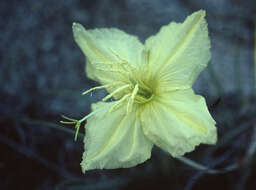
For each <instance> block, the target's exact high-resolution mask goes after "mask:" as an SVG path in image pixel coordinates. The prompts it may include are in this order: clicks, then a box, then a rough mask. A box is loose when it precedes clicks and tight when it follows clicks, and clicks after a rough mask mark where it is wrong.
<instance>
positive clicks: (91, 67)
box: [73, 23, 143, 84]
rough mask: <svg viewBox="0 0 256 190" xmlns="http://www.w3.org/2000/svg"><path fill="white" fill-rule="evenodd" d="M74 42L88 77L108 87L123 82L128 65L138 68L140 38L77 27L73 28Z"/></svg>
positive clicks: (76, 24) (121, 33)
mask: <svg viewBox="0 0 256 190" xmlns="http://www.w3.org/2000/svg"><path fill="white" fill-rule="evenodd" d="M73 33H74V38H75V41H76V42H77V44H78V45H79V47H80V48H81V50H82V51H83V53H84V54H85V56H86V60H87V61H86V74H87V76H88V77H89V78H91V79H93V80H95V81H98V82H100V83H101V84H109V83H113V82H116V81H122V80H124V73H126V72H127V69H128V64H127V63H125V62H128V63H129V64H130V65H134V66H135V65H136V64H137V60H139V59H140V54H141V51H142V49H143V45H142V44H141V43H140V41H139V40H138V39H137V37H135V36H132V35H129V34H127V33H125V32H123V31H121V30H118V29H115V28H110V29H106V28H103V29H93V30H86V29H85V28H84V27H83V26H82V25H80V24H78V23H74V24H73Z"/></svg>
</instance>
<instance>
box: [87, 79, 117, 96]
mask: <svg viewBox="0 0 256 190" xmlns="http://www.w3.org/2000/svg"><path fill="white" fill-rule="evenodd" d="M119 83H120V82H115V83H113V84H106V85H101V86H96V87H93V88H90V89H89V90H86V91H84V92H83V93H82V95H85V94H88V93H89V92H91V91H93V90H98V89H102V88H108V87H111V86H115V85H116V84H119Z"/></svg>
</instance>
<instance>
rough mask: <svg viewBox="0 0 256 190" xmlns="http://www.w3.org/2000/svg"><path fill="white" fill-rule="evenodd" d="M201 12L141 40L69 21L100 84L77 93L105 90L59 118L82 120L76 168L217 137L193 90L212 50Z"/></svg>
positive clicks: (177, 151)
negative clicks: (81, 110) (74, 113)
mask: <svg viewBox="0 0 256 190" xmlns="http://www.w3.org/2000/svg"><path fill="white" fill-rule="evenodd" d="M204 17H205V11H202V10H200V11H198V12H195V13H193V14H192V15H190V16H188V17H187V18H186V20H185V21H184V23H175V22H171V23H170V24H168V25H167V26H163V27H162V28H161V29H160V31H159V32H158V33H157V34H156V35H154V36H151V37H149V38H148V39H147V40H146V41H145V44H142V43H141V42H140V41H139V40H138V39H137V37H134V36H132V35H129V34H127V33H125V32H123V31H121V30H118V29H115V28H110V29H105V28H104V29H94V30H86V29H84V27H83V26H82V25H80V24H78V23H74V24H73V33H74V38H75V41H76V42H77V44H78V45H79V47H80V48H81V50H82V51H83V53H84V54H85V57H86V74H87V76H88V77H89V78H90V79H92V80H95V81H97V82H99V83H100V84H101V86H97V87H94V88H92V89H89V90H87V91H86V92H84V93H83V94H87V93H90V92H91V91H93V90H97V89H106V90H107V92H108V93H109V95H107V96H106V97H104V98H103V99H102V101H100V102H98V103H95V104H92V112H91V113H90V114H89V115H87V116H85V117H84V118H83V119H81V120H74V119H70V118H67V117H66V119H68V120H69V121H66V122H63V123H68V124H75V125H76V128H77V131H78V129H79V127H80V124H81V122H82V121H84V120H87V123H86V125H85V130H86V133H85V138H84V146H85V151H84V153H83V160H82V163H81V166H82V170H83V172H85V171H86V170H91V169H103V168H106V169H113V168H127V167H132V166H136V165H137V164H140V163H142V162H145V161H146V160H147V159H149V158H150V156H151V149H152V147H153V145H156V146H158V147H160V148H162V149H163V150H165V151H167V152H168V153H170V155H171V156H173V157H177V156H181V155H184V154H185V153H187V152H191V151H193V150H194V148H195V146H197V145H199V144H200V143H205V144H215V143H216V140H217V134H216V127H215V121H214V120H213V118H212V117H211V115H210V113H209V111H208V109H207V105H206V103H205V99H204V98H203V97H202V96H199V95H196V94H195V93H194V91H193V90H192V85H193V83H194V82H195V80H196V78H197V77H198V75H199V73H200V72H201V71H202V70H203V69H204V68H205V67H206V66H207V63H208V61H209V60H210V56H211V55H210V40H209V37H208V29H207V23H206V20H205V18H204ZM107 100H112V101H107ZM106 101H107V102H106Z"/></svg>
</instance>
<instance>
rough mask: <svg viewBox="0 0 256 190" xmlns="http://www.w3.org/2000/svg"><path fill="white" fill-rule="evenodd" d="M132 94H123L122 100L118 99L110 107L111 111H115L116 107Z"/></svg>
mask: <svg viewBox="0 0 256 190" xmlns="http://www.w3.org/2000/svg"><path fill="white" fill-rule="evenodd" d="M129 96H130V94H126V95H125V96H123V97H122V98H121V99H120V100H118V101H117V102H116V103H115V104H114V105H113V106H112V107H111V108H110V109H109V111H108V112H109V113H111V112H112V111H114V109H115V108H117V106H119V105H120V104H121V103H122V102H123V101H125V100H126V99H127V98H128V97H129Z"/></svg>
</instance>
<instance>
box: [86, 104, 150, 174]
mask: <svg viewBox="0 0 256 190" xmlns="http://www.w3.org/2000/svg"><path fill="white" fill-rule="evenodd" d="M113 104H114V102H111V103H102V102H100V103H97V104H93V106H92V108H93V110H97V109H102V111H100V112H98V113H97V114H95V115H94V116H92V117H90V118H89V119H88V121H87V123H86V125H85V131H86V132H85V133H86V135H85V138H84V143H85V145H84V146H85V152H84V154H83V160H82V163H81V166H82V170H83V172H85V171H86V170H92V169H103V168H105V169H114V168H127V167H132V166H136V165H137V164H140V163H142V162H144V161H145V160H147V159H148V158H150V155H151V149H152V146H153V144H152V142H151V141H149V140H148V139H147V138H146V137H145V136H144V134H143V132H142V129H141V125H140V122H139V120H138V119H136V110H135V108H134V109H133V111H132V112H130V113H128V114H127V115H126V105H123V106H120V107H119V108H117V109H115V110H114V111H113V112H111V113H108V111H109V108H110V107H111V106H113Z"/></svg>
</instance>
